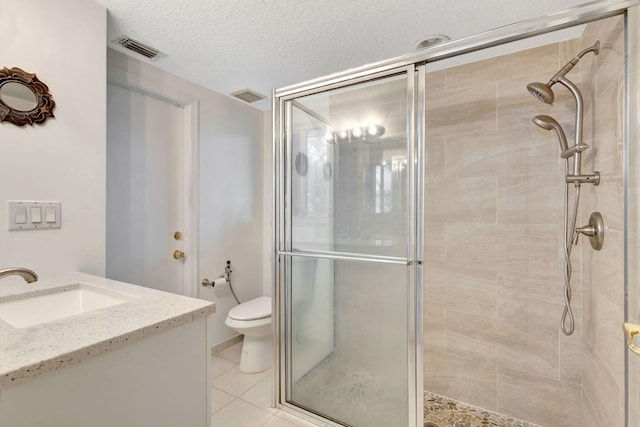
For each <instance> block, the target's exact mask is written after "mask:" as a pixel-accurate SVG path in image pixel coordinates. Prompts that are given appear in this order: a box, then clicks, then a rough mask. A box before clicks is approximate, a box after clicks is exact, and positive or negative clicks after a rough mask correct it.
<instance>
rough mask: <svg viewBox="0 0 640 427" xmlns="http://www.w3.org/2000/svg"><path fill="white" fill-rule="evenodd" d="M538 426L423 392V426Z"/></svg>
mask: <svg viewBox="0 0 640 427" xmlns="http://www.w3.org/2000/svg"><path fill="white" fill-rule="evenodd" d="M458 426H465V427H540V426H538V425H537V424H532V423H529V422H526V421H522V420H519V419H517V418H513V417H508V416H506V415H501V414H497V413H495V412H491V411H487V410H485V409H482V408H478V407H477V406H471V405H467V404H466V403H462V402H458V401H457V400H453V399H449V398H448V397H444V396H441V395H439V394H435V393H431V392H429V391H425V392H424V427H458Z"/></svg>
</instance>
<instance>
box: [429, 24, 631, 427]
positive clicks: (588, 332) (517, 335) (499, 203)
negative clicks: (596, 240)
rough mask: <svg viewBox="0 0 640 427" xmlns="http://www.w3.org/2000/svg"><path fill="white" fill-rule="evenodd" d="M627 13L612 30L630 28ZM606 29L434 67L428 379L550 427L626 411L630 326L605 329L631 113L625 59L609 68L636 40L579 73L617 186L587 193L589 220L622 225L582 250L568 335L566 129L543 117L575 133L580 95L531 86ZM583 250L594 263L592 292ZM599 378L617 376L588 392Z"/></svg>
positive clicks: (614, 285) (440, 388) (436, 387)
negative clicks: (539, 119)
mask: <svg viewBox="0 0 640 427" xmlns="http://www.w3.org/2000/svg"><path fill="white" fill-rule="evenodd" d="M616 19H618V18H612V20H609V21H608V22H607V23H606V24H604V25H603V24H598V28H599V29H601V30H602V29H607V28H612V27H613V28H614V30H613V32H618V31H619V30H620V25H619V22H618V21H616ZM612 21H615V22H612ZM592 27H593V24H592V25H590V26H589V28H588V29H587V33H585V36H584V37H583V39H582V40H572V41H568V42H562V43H557V44H552V45H547V46H542V47H538V48H534V49H529V50H527V51H523V52H519V53H515V54H510V55H505V56H500V57H496V58H492V59H488V60H483V61H479V62H475V63H470V64H466V65H461V66H457V67H453V68H449V69H446V70H441V71H436V72H433V73H428V74H427V95H426V98H427V149H426V152H427V171H426V175H427V179H426V203H425V205H426V210H425V216H426V242H427V243H426V253H427V258H426V269H425V270H426V271H425V318H424V330H425V337H424V342H425V388H426V389H428V390H430V391H432V392H435V393H439V394H443V395H446V396H448V397H451V398H454V399H457V400H461V401H464V402H468V403H471V404H474V405H479V406H481V407H483V408H486V409H489V410H493V411H498V412H501V413H504V414H508V415H511V416H515V417H518V418H522V419H525V420H528V421H530V422H534V423H537V424H541V425H548V426H572V427H577V426H582V425H586V424H583V417H582V413H584V414H585V417H588V416H593V417H596V416H597V419H607V418H602V417H607V416H612V417H619V416H620V413H619V411H618V409H619V408H620V406H619V405H618V404H619V403H620V402H619V397H620V389H619V385H620V384H619V383H618V381H617V379H619V378H621V376H620V375H621V372H620V369H621V366H620V363H619V362H621V361H622V356H621V355H620V354H619V350H616V349H612V348H611V346H613V347H615V346H617V347H618V348H621V347H620V345H619V344H620V343H619V342H618V341H620V339H621V335H619V336H618V335H616V336H615V337H612V336H610V334H607V333H606V332H605V331H616V332H618V330H619V325H620V323H618V321H619V320H621V319H619V317H620V313H621V312H619V310H621V309H622V302H623V301H622V299H621V298H622V282H621V281H620V280H619V279H618V277H617V276H618V275H619V274H621V272H622V270H621V268H622V250H621V246H620V245H621V244H622V233H621V231H622V229H621V224H622V222H621V218H622V217H621V212H622V210H621V209H622V204H621V203H622V194H621V192H620V191H621V184H620V182H618V181H619V180H620V178H621V170H622V169H621V166H620V165H621V159H620V145H619V144H620V140H617V139H616V136H615V135H616V133H617V135H618V137H619V136H620V135H619V131H618V128H617V127H616V126H618V124H619V120H617V119H616V118H615V117H614V116H612V115H615V114H616V109H615V108H614V105H613V104H614V103H616V102H618V99H617V98H616V95H615V93H614V92H615V90H616V89H615V86H616V83H614V81H613V80H614V78H619V76H621V75H622V68H621V65H620V63H619V60H618V58H616V59H615V60H613V59H611V60H607V62H606V65H603V62H602V60H603V59H604V58H608V57H609V56H613V55H614V53H615V54H617V53H621V52H622V45H616V47H613V48H611V49H609V48H608V47H607V48H606V49H605V50H606V52H603V55H602V56H600V57H599V58H598V59H597V62H596V61H595V60H594V58H593V56H589V57H585V58H584V59H583V60H582V61H581V63H580V65H579V66H577V67H576V68H575V69H574V70H573V71H572V72H571V73H570V74H569V75H568V77H569V78H570V79H571V80H572V81H574V82H575V83H576V84H577V85H578V86H580V88H581V89H582V90H583V92H584V99H585V102H586V104H587V106H589V108H590V109H589V110H588V111H587V114H585V122H586V126H585V133H589V134H590V135H593V137H591V138H589V139H595V138H596V136H597V139H598V143H597V144H596V143H593V142H592V141H590V140H585V142H587V143H589V144H592V145H594V146H595V147H594V149H593V150H592V152H591V153H592V154H591V157H590V158H588V159H587V161H585V167H584V170H585V172H586V171H589V170H592V168H593V167H594V160H593V153H597V159H598V160H597V163H598V165H597V167H599V168H600V169H601V170H602V172H603V185H601V187H600V188H596V189H594V188H588V189H586V190H585V191H584V195H583V202H582V208H581V219H580V220H579V222H581V221H584V219H585V218H588V212H590V210H592V208H593V207H594V206H595V207H598V206H600V205H602V207H599V209H601V210H602V211H603V213H605V212H604V211H606V216H605V221H607V223H608V224H609V225H610V226H614V225H616V224H617V227H618V228H615V229H614V230H617V231H614V230H610V235H609V236H607V239H608V240H607V245H608V246H606V247H605V248H604V249H603V251H601V253H597V254H593V253H591V252H588V251H587V250H586V249H584V248H585V243H586V240H584V241H583V242H582V243H581V246H580V247H579V248H578V249H576V250H574V254H573V257H572V260H573V280H572V284H573V307H574V313H575V316H576V333H575V334H574V335H572V336H570V337H567V336H564V335H562V334H561V333H560V332H559V321H560V316H561V314H562V309H563V293H562V287H563V251H562V245H563V240H562V233H563V225H562V224H563V198H564V173H565V171H564V167H565V166H564V162H562V161H561V159H560V149H559V146H558V141H557V138H556V136H555V134H554V133H553V132H548V131H544V130H542V129H539V128H537V127H536V126H535V125H533V124H532V123H531V118H532V117H533V116H535V115H537V114H548V115H551V116H553V117H554V118H556V119H557V120H558V121H559V122H560V123H561V124H562V126H563V128H564V129H565V131H566V132H567V138H568V139H571V138H573V121H574V111H575V110H574V101H573V98H572V96H571V95H570V93H569V92H568V91H567V90H566V89H564V88H562V87H559V86H560V85H558V87H554V90H555V93H556V100H555V102H554V105H553V106H548V105H546V104H543V103H541V102H539V101H537V100H536V99H534V98H533V97H532V96H530V95H529V94H528V92H527V90H526V85H527V83H529V82H533V81H544V82H546V81H547V80H548V79H549V78H550V77H551V76H552V75H553V74H555V72H556V71H557V70H558V69H559V68H560V67H561V66H562V65H564V64H565V63H566V62H567V60H568V59H569V58H570V57H572V56H573V55H575V54H576V53H577V52H578V51H580V50H581V49H583V48H585V47H587V46H589V45H591V44H592V43H593V40H592V39H594V34H593V33H594V31H596V30H593V29H592ZM598 31H600V30H598ZM603 31H605V32H606V35H603V36H600V35H598V37H601V38H602V39H603V41H605V40H606V42H605V43H606V44H609V39H610V38H615V36H613V35H610V34H609V32H607V31H606V30H603ZM594 64H597V67H598V68H597V72H596V71H595V70H593V69H594V67H596V65H594ZM594 73H595V74H597V78H596V76H595V75H594ZM583 74H584V75H586V76H587V78H586V79H585V78H584V76H583ZM605 74H606V80H602V79H603V78H605V77H604V76H605ZM615 76H617V77H615ZM584 81H587V82H589V83H587V84H585V83H583V82H584ZM595 88H597V89H595ZM594 105H596V109H597V110H598V111H597V113H594V110H593V106H594ZM600 109H603V110H606V113H605V112H602V113H600V111H599V110H600ZM618 110H619V108H618ZM600 114H602V116H600ZM611 134H613V135H611ZM603 189H604V191H603ZM594 204H595V205H594ZM609 218H610V219H609ZM580 249H582V250H583V251H584V252H582V251H581V250H580ZM581 255H583V257H584V258H585V260H586V263H587V264H588V265H587V267H588V268H586V269H585V277H584V280H585V284H586V286H585V289H586V292H588V293H587V294H586V295H585V294H584V292H585V291H583V288H582V281H583V277H582V263H581ZM596 278H597V282H598V283H597V284H594V283H593V281H594V280H596ZM605 278H606V279H605ZM583 299H585V307H586V308H585V310H586V311H587V312H586V313H585V318H586V322H585V324H584V326H583V322H582V315H583V308H582V303H583ZM600 322H605V323H606V326H599V324H600ZM611 328H613V329H611ZM583 341H584V343H585V345H586V349H587V356H586V357H585V362H584V363H585V364H586V366H585V367H583V353H584V351H583V349H584V347H583ZM604 366H607V368H604ZM592 369H593V370H595V372H594V373H593V374H591V373H590V372H591V370H592ZM583 371H584V372H586V373H587V374H586V375H585V393H584V400H585V403H584V404H582V403H581V402H582V400H583V390H582V383H583ZM589 381H591V382H589ZM598 381H607V384H608V385H609V386H608V387H607V388H606V389H604V388H603V389H602V390H595V389H589V388H588V387H590V386H592V385H593V387H596V386H595V385H596V384H598ZM609 383H610V384H609ZM608 390H613V391H614V392H615V393H614V399H613V400H615V402H614V403H611V399H609V398H608V397H605V396H602V395H601V393H605V392H608ZM594 400H595V401H599V402H601V403H597V402H596V403H594V402H592V401H594ZM612 406H613V408H615V409H616V410H615V411H614V410H613V409H612V408H611V407H612ZM581 407H582V408H583V410H581ZM587 407H589V410H588V411H587V409H585V408H587ZM596 414H601V415H596ZM610 419H617V418H610ZM593 425H605V424H597V423H596V424H593ZM606 425H609V426H618V425H621V424H618V423H613V424H606Z"/></svg>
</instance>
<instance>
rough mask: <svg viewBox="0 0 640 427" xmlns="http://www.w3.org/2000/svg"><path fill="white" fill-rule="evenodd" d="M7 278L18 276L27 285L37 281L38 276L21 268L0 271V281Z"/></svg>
mask: <svg viewBox="0 0 640 427" xmlns="http://www.w3.org/2000/svg"><path fill="white" fill-rule="evenodd" d="M7 276H20V277H22V278H23V279H24V280H25V282H27V283H33V282H36V281H37V280H38V275H37V274H36V273H35V272H33V271H31V270H29V269H28V268H21V267H14V268H5V269H4V270H0V279H2V278H3V277H7Z"/></svg>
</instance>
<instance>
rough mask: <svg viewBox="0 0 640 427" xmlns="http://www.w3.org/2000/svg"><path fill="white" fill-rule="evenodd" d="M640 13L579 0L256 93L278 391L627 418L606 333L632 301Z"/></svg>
mask: <svg viewBox="0 0 640 427" xmlns="http://www.w3.org/2000/svg"><path fill="white" fill-rule="evenodd" d="M631 18H633V19H631ZM638 22H640V15H639V14H638V7H637V5H636V2H623V3H620V2H597V3H593V4H589V5H585V6H581V7H579V8H577V9H573V10H570V11H566V12H562V13H558V14H555V15H553V16H551V17H548V18H544V19H540V20H534V21H531V22H526V23H522V24H515V25H513V26H508V27H504V28H501V29H499V30H495V31H492V32H490V33H487V34H483V35H479V36H474V37H469V38H466V39H463V40H457V41H455V40H454V41H451V42H448V43H443V44H441V45H438V46H435V47H431V48H427V49H424V50H421V51H419V52H417V53H414V54H410V55H407V56H404V57H400V58H396V59H393V60H389V61H383V62H380V63H377V64H373V65H371V66H365V67H362V68H358V69H353V70H350V71H347V72H344V73H338V74H335V75H332V76H328V77H326V78H319V79H317V80H314V81H310V82H306V83H302V84H299V85H294V86H289V87H286V88H282V89H279V90H276V91H275V92H274V104H273V107H274V144H275V145H274V170H275V183H274V194H275V201H274V203H275V209H274V213H275V229H274V238H275V241H274V250H275V256H274V260H275V262H274V282H275V287H274V295H273V296H274V301H275V303H276V307H275V311H274V326H275V335H276V338H277V344H278V345H277V346H276V349H275V353H274V356H275V360H276V367H277V376H276V378H275V380H276V381H275V392H276V394H275V400H276V403H277V404H278V405H279V407H280V408H282V409H284V410H286V411H289V412H292V413H296V414H298V415H301V416H303V417H309V419H311V420H313V421H317V422H320V423H322V424H326V425H328V426H367V427H370V426H371V427H377V426H384V427H389V426H393V427H395V426H398V427H405V426H409V427H418V426H423V425H428V426H438V427H442V426H445V425H452V423H454V422H459V423H465V422H466V423H469V424H470V425H485V424H486V425H496V426H500V427H507V426H508V427H522V426H526V425H545V426H558V427H560V426H562V427H578V426H580V427H602V426H607V427H609V426H616V427H617V426H623V425H625V416H626V417H627V421H626V426H627V427H635V426H636V425H640V424H638V423H637V421H638V420H640V410H639V411H637V412H633V411H631V410H628V411H627V412H625V410H624V404H623V401H622V400H621V399H622V396H625V393H624V390H625V387H628V388H629V390H631V391H630V392H628V393H627V395H626V396H637V395H640V392H638V390H640V386H639V387H636V388H635V389H633V388H632V387H631V386H630V385H629V384H631V382H630V381H627V383H625V372H631V370H625V369H626V366H627V365H625V351H626V350H625V347H624V345H625V344H624V338H625V337H624V334H623V332H622V324H623V321H624V320H625V319H632V320H634V321H637V320H638V319H639V318H640V315H638V314H636V313H637V308H635V307H634V308H630V307H631V306H630V305H628V306H625V303H626V304H631V303H630V302H629V300H627V299H625V292H626V293H627V294H633V292H631V293H629V289H627V290H625V283H627V284H628V285H627V286H630V283H631V282H632V280H631V279H632V278H633V283H637V282H638V280H636V279H635V278H636V276H637V275H638V269H639V268H638V267H636V264H635V258H639V259H640V257H637V251H638V247H640V245H637V243H634V242H637V241H639V240H640V233H637V235H636V234H634V233H636V232H635V231H630V230H636V229H637V228H630V227H629V218H630V215H631V214H630V212H636V211H637V212H640V209H637V208H635V210H634V209H631V208H630V203H632V202H630V200H638V199H640V198H639V197H637V195H636V193H640V184H638V185H637V186H632V185H629V183H628V181H627V180H628V173H629V170H630V168H629V167H628V166H627V163H628V162H630V161H631V160H630V159H633V158H637V156H638V154H637V151H640V150H638V149H634V148H633V145H630V142H629V138H628V136H629V135H631V131H630V129H631V127H632V126H631V122H632V120H631V118H630V117H632V114H633V112H634V111H636V110H634V108H636V107H635V104H633V103H632V102H631V100H634V102H635V98H634V97H635V92H633V91H630V88H637V87H640V82H635V83H634V84H631V83H630V82H632V81H634V80H632V79H631V80H630V78H631V77H630V76H636V74H634V73H636V72H635V71H633V72H631V71H630V70H631V68H632V67H631V65H633V64H637V63H638V61H637V59H636V58H637V56H638V55H637V52H636V50H638V49H639V48H638V47H637V46H636V45H634V44H632V43H636V41H637V40H638V37H637V34H638V33H637V28H638ZM629 34H632V35H634V37H630V38H629V39H627V35H629ZM630 40H631V41H630ZM596 41H598V42H596ZM586 46H588V47H587V48H585V47H586ZM634 49H635V50H634ZM575 52H579V53H578V55H575ZM589 53H593V55H589ZM596 54H597V55H596ZM636 67H640V66H636ZM558 70H560V71H558ZM549 76H553V77H552V78H551V79H550V80H547V79H548V78H549ZM635 78H637V76H636V77H635ZM540 81H542V82H547V83H531V82H540ZM556 83H558V84H556ZM527 85H528V86H529V90H530V91H531V92H532V93H533V94H534V95H535V98H534V97H532V96H531V95H530V94H529V93H528V92H527V91H526V90H524V89H525V87H527ZM560 86H562V87H563V88H565V89H567V90H564V89H562V90H558V89H560ZM554 91H555V93H554ZM539 101H543V102H539ZM636 115H637V111H636ZM634 117H635V116H634ZM532 119H533V123H534V124H535V126H533V125H532V124H531V120H532ZM634 120H635V119H634ZM634 123H635V122H634ZM369 127H371V129H373V127H376V128H377V129H378V128H379V129H384V132H377V133H376V135H373V134H367V133H366V132H365V131H364V129H368V128H369ZM558 147H559V148H558ZM634 150H635V151H634ZM633 153H636V154H635V156H636V157H634V154H633ZM559 159H564V160H565V162H564V165H563V162H562V161H558V160H559ZM631 170H632V169H631ZM585 171H586V172H585ZM592 171H594V172H592ZM595 171H597V172H595ZM636 175H637V174H636ZM637 181H638V182H640V178H639V179H638V180H637ZM584 184H594V185H584ZM595 184H597V185H595ZM570 190H575V193H573V192H570ZM571 193H573V194H571ZM563 195H564V200H565V204H564V224H563V214H562V213H561V212H562V210H563V204H562V202H561V200H562V199H563ZM633 195H635V196H634V197H635V198H632V199H630V198H629V197H630V196H633ZM569 196H573V197H569ZM579 198H580V204H578V199H579ZM570 202H572V203H570ZM592 213H593V214H592ZM597 213H601V215H598V214H597ZM638 216H640V215H638ZM601 218H605V219H606V234H607V237H606V239H603V238H602V236H603V233H604V230H605V225H604V222H603V221H602V219H601ZM585 224H586V225H585ZM582 225H583V226H582ZM563 231H564V234H563ZM581 234H582V235H586V236H588V237H590V238H591V239H590V240H591V243H592V245H593V246H594V247H600V248H601V250H600V251H597V252H596V251H594V250H593V249H592V247H591V246H589V245H578V246H576V245H575V244H574V243H576V239H577V238H578V236H580V235H581ZM574 246H575V247H574ZM572 249H573V257H571V252H572ZM634 254H635V255H634ZM629 260H631V261H629ZM563 276H564V280H563ZM563 285H564V286H563ZM563 288H565V289H564V290H563ZM634 291H635V293H636V294H637V290H635V288H634ZM563 299H564V301H563ZM563 310H564V315H563V317H562V319H563V320H562V327H561V329H560V330H559V328H558V317H559V314H560V313H561V312H562V311H563ZM625 316H626V317H625ZM571 332H573V333H572V334H570V335H565V334H567V333H571ZM632 362H633V360H629V361H627V363H628V364H629V366H630V365H631V363H632ZM637 371H638V372H640V369H637ZM634 372H635V371H634ZM634 378H635V377H634ZM638 380H639V381H640V378H639V379H638ZM634 390H635V391H634ZM634 393H635V394H634ZM636 400H637V399H636ZM628 402H629V403H628V406H629V408H634V406H633V405H637V402H635V401H634V400H632V399H631V398H630V399H629V401H628ZM636 413H637V415H635V414H636ZM483 423H484V424H483ZM528 423H529V424H528Z"/></svg>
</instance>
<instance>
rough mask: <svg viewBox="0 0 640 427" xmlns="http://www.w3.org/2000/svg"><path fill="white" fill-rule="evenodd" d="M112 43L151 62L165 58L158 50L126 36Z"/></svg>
mask: <svg viewBox="0 0 640 427" xmlns="http://www.w3.org/2000/svg"><path fill="white" fill-rule="evenodd" d="M113 43H116V44H118V45H120V46H122V47H124V48H125V49H129V50H132V51H134V52H135V53H137V54H139V55H142V56H144V57H145V58H148V59H151V60H152V61H157V60H158V59H160V58H164V57H165V56H167V55H166V54H164V53H162V52H160V51H159V50H158V49H155V48H153V47H151V46H147V45H146V44H143V43H140V42H139V41H137V40H134V39H132V38H131V37H127V36H122V37H119V38H117V39H115V40H114V41H113Z"/></svg>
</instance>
